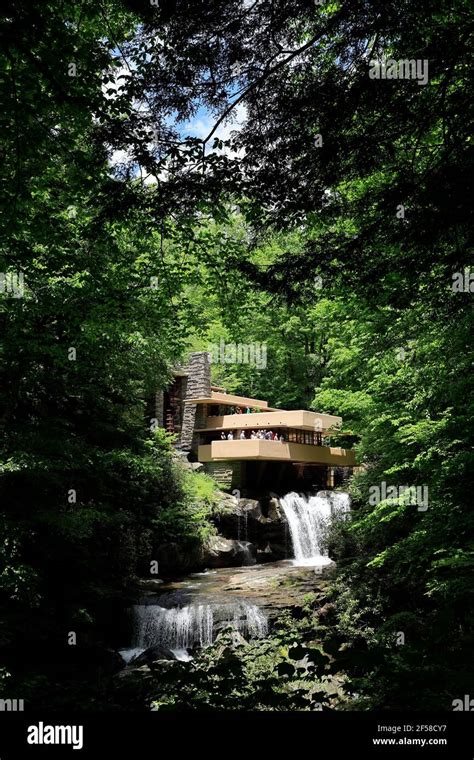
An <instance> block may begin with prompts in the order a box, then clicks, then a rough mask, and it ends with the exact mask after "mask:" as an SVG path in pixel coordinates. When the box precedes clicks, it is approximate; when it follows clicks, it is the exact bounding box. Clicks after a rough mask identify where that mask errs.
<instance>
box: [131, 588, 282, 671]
mask: <svg viewBox="0 0 474 760" xmlns="http://www.w3.org/2000/svg"><path fill="white" fill-rule="evenodd" d="M133 617H134V636H133V649H134V650H144V649H147V648H148V647H152V646H156V645H158V644H161V645H163V646H166V647H168V648H169V649H171V650H172V651H173V652H174V653H175V654H176V655H178V657H179V659H181V658H183V659H184V657H182V655H183V653H185V652H187V650H188V649H192V648H194V647H206V646H209V645H210V644H212V642H213V641H214V639H215V636H216V634H217V631H218V629H220V628H223V627H225V625H226V624H227V625H230V626H232V628H234V630H236V631H238V632H239V633H241V634H242V635H243V636H245V637H247V638H260V637H263V636H266V634H267V632H268V622H267V618H266V616H265V614H264V613H263V612H262V611H261V610H260V608H259V607H257V606H256V605H255V604H249V603H248V602H245V601H243V600H238V601H235V602H228V603H207V602H206V603H205V602H203V603H196V604H189V605H186V606H184V607H170V608H167V607H162V606H160V605H159V604H138V605H135V606H134V607H133Z"/></svg>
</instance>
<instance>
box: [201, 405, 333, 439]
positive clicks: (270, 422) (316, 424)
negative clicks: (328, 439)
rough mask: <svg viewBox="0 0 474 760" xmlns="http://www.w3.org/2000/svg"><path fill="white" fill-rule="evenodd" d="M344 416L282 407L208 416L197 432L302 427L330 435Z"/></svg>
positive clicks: (302, 428)
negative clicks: (285, 409) (288, 409)
mask: <svg viewBox="0 0 474 760" xmlns="http://www.w3.org/2000/svg"><path fill="white" fill-rule="evenodd" d="M341 425H342V417H336V416H335V415H332V414H319V412H307V411H305V410H304V409H299V410H294V411H289V412H286V411H284V410H281V409H274V410H266V411H264V412H251V413H250V414H226V415H222V416H208V417H207V418H206V427H205V428H199V429H198V430H197V431H196V432H200V433H205V432H212V431H220V430H249V429H250V430H258V429H262V428H267V429H268V428H272V429H273V428H300V429H301V430H312V431H316V432H321V433H323V434H325V435H329V433H330V432H331V431H336V430H338V429H340V427H341Z"/></svg>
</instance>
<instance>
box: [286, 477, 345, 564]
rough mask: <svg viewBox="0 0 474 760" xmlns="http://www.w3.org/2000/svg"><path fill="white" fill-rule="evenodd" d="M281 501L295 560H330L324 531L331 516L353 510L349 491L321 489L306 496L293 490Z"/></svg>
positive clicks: (339, 516) (321, 561) (315, 561)
mask: <svg viewBox="0 0 474 760" xmlns="http://www.w3.org/2000/svg"><path fill="white" fill-rule="evenodd" d="M280 504H281V506H282V508H283V511H284V513H285V516H286V519H287V520H288V525H289V527H290V535H291V541H292V544H293V552H294V556H295V564H297V565H319V566H321V565H328V564H330V563H331V560H330V559H329V557H328V555H327V551H326V549H325V548H324V535H325V532H326V531H327V528H328V526H329V523H330V521H331V518H334V517H335V518H337V519H340V518H341V517H342V516H343V515H345V514H346V513H347V512H349V510H350V497H349V495H348V494H346V493H337V492H333V491H319V492H318V494H317V495H316V496H309V497H306V496H304V495H303V494H297V493H294V492H292V493H289V494H286V496H283V497H282V498H281V499H280Z"/></svg>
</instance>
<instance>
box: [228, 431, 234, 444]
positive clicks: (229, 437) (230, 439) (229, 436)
mask: <svg viewBox="0 0 474 760" xmlns="http://www.w3.org/2000/svg"><path fill="white" fill-rule="evenodd" d="M227 440H228V441H233V440H234V434H233V432H232V430H230V431H229V432H228V434H227Z"/></svg>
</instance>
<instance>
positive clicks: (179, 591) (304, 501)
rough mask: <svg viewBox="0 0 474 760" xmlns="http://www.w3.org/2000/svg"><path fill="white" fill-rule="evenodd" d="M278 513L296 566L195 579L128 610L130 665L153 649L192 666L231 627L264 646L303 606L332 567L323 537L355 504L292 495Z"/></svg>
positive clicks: (149, 595) (288, 563) (332, 496)
mask: <svg viewBox="0 0 474 760" xmlns="http://www.w3.org/2000/svg"><path fill="white" fill-rule="evenodd" d="M280 505H281V507H282V509H283V511H284V513H285V516H286V519H287V521H288V525H289V528H290V535H291V540H292V548H293V558H290V559H287V560H280V561H278V562H271V563H265V564H257V565H251V566H243V567H229V568H228V567H226V568H219V569H216V570H206V571H205V572H201V573H192V574H190V575H188V576H187V577H186V578H183V579H182V580H179V581H172V582H168V583H163V584H162V585H161V586H160V587H159V593H156V592H155V591H149V592H146V593H145V594H144V595H143V596H142V597H141V598H140V600H139V603H138V604H135V605H134V606H133V607H132V609H131V610H130V614H131V615H132V622H133V637H132V641H131V645H130V646H129V647H127V648H124V649H121V650H119V651H120V654H121V656H122V658H123V659H124V660H125V662H126V663H127V664H129V663H130V664H133V660H134V658H135V657H137V655H139V654H141V653H142V652H144V651H145V650H146V649H148V648H150V647H163V648H164V649H166V650H168V651H171V653H172V656H173V657H174V659H178V660H190V659H192V656H193V653H194V652H196V651H197V650H198V649H200V648H203V647H206V646H209V645H210V644H212V643H213V641H214V640H215V638H216V636H217V635H218V633H219V631H220V630H222V628H224V627H227V626H229V625H230V626H231V627H232V628H233V629H234V630H235V631H237V632H238V633H239V634H241V635H242V636H243V637H244V638H245V639H256V638H264V637H265V636H266V635H267V634H268V631H269V628H270V626H271V620H272V618H273V617H275V616H277V614H278V612H279V611H281V610H283V609H288V608H289V607H292V606H295V605H297V604H299V603H301V600H302V598H303V596H304V595H305V594H307V593H309V592H310V591H312V590H313V589H314V586H315V580H316V579H317V578H318V577H319V578H321V577H322V575H323V574H324V572H325V570H326V569H327V568H328V567H329V566H331V565H333V564H334V563H333V561H332V560H331V559H330V558H329V557H328V555H327V550H326V549H325V532H326V530H327V528H328V527H329V524H330V523H331V521H332V520H334V519H346V517H347V515H348V513H349V511H350V498H349V496H348V495H347V494H345V493H337V492H329V491H326V492H320V493H319V494H318V495H312V496H304V495H302V494H296V493H293V492H292V493H290V494H287V495H285V496H283V497H282V498H281V499H280Z"/></svg>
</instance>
